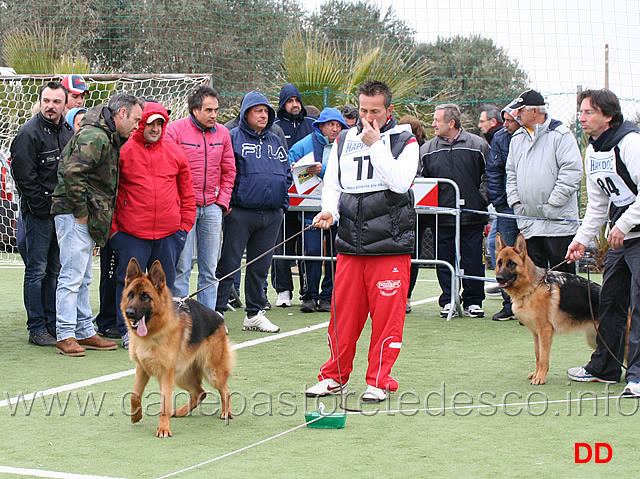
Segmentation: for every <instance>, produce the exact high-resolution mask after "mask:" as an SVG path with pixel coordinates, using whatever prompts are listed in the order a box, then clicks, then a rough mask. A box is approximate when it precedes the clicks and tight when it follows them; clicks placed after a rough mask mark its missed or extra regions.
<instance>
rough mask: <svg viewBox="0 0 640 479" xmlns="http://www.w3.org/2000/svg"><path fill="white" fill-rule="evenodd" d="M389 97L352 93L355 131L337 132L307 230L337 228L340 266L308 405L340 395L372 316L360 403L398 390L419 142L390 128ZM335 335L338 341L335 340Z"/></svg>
mask: <svg viewBox="0 0 640 479" xmlns="http://www.w3.org/2000/svg"><path fill="white" fill-rule="evenodd" d="M391 96H392V95H391V91H390V90H389V87H388V86H387V85H386V84H384V83H382V82H379V81H367V82H365V83H364V84H362V85H361V86H360V88H359V89H358V100H359V102H360V119H361V122H362V124H361V126H356V127H354V128H351V129H348V130H343V131H342V132H341V133H340V135H339V136H338V139H337V140H336V144H335V145H334V147H333V149H332V150H331V154H330V155H329V162H328V164H327V169H326V173H325V176H324V187H323V190H322V211H321V212H320V213H318V215H316V217H315V218H314V220H313V225H314V226H316V227H318V228H322V229H328V228H330V227H331V225H332V224H334V223H336V222H338V220H340V221H339V222H338V235H337V237H336V243H335V244H336V251H337V252H338V258H337V263H336V274H335V283H334V289H333V291H334V294H333V302H332V305H331V321H330V322H329V331H328V333H329V347H330V349H331V358H330V359H329V360H328V361H327V362H326V363H325V364H324V365H323V366H322V367H321V368H320V374H319V375H318V379H319V380H320V382H318V383H317V384H316V385H315V386H313V387H311V388H309V389H307V390H306V392H305V394H306V395H307V396H309V397H319V396H327V395H336V394H340V393H341V392H346V390H347V382H348V381H349V376H350V374H351V371H352V369H353V358H354V356H355V353H356V342H357V340H358V338H359V337H360V334H361V333H362V329H363V328H364V325H365V322H366V320H367V316H369V315H371V329H372V331H371V343H370V346H369V367H368V368H367V376H366V382H367V385H368V387H367V390H366V392H365V393H364V394H363V395H362V399H363V401H369V402H380V401H384V400H385V399H387V398H388V397H389V392H390V391H396V390H397V389H398V382H397V381H396V380H395V379H393V378H392V377H391V368H392V366H393V364H394V363H395V361H396V359H397V357H398V354H399V353H400V347H401V346H402V329H403V327H404V318H405V306H406V298H407V292H408V289H409V277H410V267H411V254H412V253H413V249H414V246H415V227H416V213H415V209H414V199H413V192H412V191H411V183H412V182H413V179H414V176H415V172H416V170H417V168H418V141H417V140H416V138H415V137H414V136H413V134H412V133H411V130H410V126H408V125H401V126H398V125H396V121H395V119H394V117H393V116H392V112H393V105H392V104H391ZM338 333H339V334H338Z"/></svg>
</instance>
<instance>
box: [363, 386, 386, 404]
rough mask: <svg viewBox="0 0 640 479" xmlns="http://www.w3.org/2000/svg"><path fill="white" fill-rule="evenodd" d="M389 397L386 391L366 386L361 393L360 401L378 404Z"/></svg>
mask: <svg viewBox="0 0 640 479" xmlns="http://www.w3.org/2000/svg"><path fill="white" fill-rule="evenodd" d="M388 397H389V391H387V390H386V389H380V388H377V387H375V386H367V390H366V391H365V392H364V393H362V400H363V401H364V402H380V401H384V400H385V399H387V398H388Z"/></svg>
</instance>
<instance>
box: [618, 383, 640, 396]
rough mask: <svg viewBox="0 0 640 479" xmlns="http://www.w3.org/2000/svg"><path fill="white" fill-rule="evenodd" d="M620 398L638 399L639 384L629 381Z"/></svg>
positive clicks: (639, 393) (639, 392) (639, 394)
mask: <svg viewBox="0 0 640 479" xmlns="http://www.w3.org/2000/svg"><path fill="white" fill-rule="evenodd" d="M622 397H625V398H640V384H638V383H636V382H633V381H629V382H628V383H627V387H626V388H624V391H623V392H622Z"/></svg>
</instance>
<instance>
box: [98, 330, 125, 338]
mask: <svg viewBox="0 0 640 479" xmlns="http://www.w3.org/2000/svg"><path fill="white" fill-rule="evenodd" d="M98 334H99V335H100V336H102V337H103V338H111V339H120V337H121V336H120V333H119V332H118V328H108V329H106V330H105V331H98Z"/></svg>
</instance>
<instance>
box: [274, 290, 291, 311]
mask: <svg viewBox="0 0 640 479" xmlns="http://www.w3.org/2000/svg"><path fill="white" fill-rule="evenodd" d="M276 306H277V307H278V308H288V307H289V306H291V291H281V292H279V293H278V299H276Z"/></svg>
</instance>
